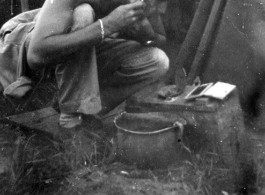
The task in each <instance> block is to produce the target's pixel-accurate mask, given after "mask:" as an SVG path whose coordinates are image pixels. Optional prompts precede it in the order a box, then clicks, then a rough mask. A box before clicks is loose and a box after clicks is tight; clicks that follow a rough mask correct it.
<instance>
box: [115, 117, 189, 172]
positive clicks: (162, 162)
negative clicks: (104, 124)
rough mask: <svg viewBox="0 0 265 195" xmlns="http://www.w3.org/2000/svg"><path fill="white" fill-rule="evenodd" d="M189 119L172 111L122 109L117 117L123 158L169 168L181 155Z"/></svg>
mask: <svg viewBox="0 0 265 195" xmlns="http://www.w3.org/2000/svg"><path fill="white" fill-rule="evenodd" d="M185 124H186V121H185V120H184V119H182V118H180V117H179V116H176V115H172V114H168V113H122V114H121V115H119V116H117V117H116V118H115V119H114V125H115V127H116V128H117V146H118V150H117V151H118V155H119V157H120V159H121V161H123V162H125V163H128V164H135V165H137V167H139V168H166V167H167V166H168V165H170V164H172V163H173V162H175V161H176V160H178V159H179V157H180V153H181V142H182V134H183V126H184V125H185Z"/></svg>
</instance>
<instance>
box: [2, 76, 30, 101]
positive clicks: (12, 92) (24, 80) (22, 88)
mask: <svg viewBox="0 0 265 195" xmlns="http://www.w3.org/2000/svg"><path fill="white" fill-rule="evenodd" d="M32 89H33V82H32V80H31V79H29V78H28V77H26V76H21V77H19V78H18V79H17V80H16V81H15V82H13V83H12V84H10V85H9V86H8V87H6V88H5V90H4V96H6V97H7V96H10V97H14V98H18V99H19V98H22V97H24V96H25V95H26V94H27V93H28V92H29V91H31V90H32Z"/></svg>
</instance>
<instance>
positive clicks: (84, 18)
mask: <svg viewBox="0 0 265 195" xmlns="http://www.w3.org/2000/svg"><path fill="white" fill-rule="evenodd" d="M94 20H95V12H94V10H93V8H92V7H91V6H90V5H89V4H87V3H83V4H81V5H79V6H78V7H76V8H75V10H74V12H73V25H72V29H71V30H72V31H75V30H77V29H80V28H84V27H85V26H88V25H90V24H92V23H93V22H94Z"/></svg>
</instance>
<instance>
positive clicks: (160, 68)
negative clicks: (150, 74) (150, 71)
mask: <svg viewBox="0 0 265 195" xmlns="http://www.w3.org/2000/svg"><path fill="white" fill-rule="evenodd" d="M152 55H153V58H154V59H155V62H156V66H157V70H156V72H155V74H154V78H161V77H163V76H164V75H165V74H166V73H167V71H168V69H169V58H168V56H167V54H166V53H165V52H164V51H163V50H161V49H159V48H154V49H153V52H152Z"/></svg>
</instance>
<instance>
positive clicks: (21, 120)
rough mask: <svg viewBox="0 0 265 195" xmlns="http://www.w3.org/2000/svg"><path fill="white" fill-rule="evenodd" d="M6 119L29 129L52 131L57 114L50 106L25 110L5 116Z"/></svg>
mask: <svg viewBox="0 0 265 195" xmlns="http://www.w3.org/2000/svg"><path fill="white" fill-rule="evenodd" d="M7 119H8V120H10V121H12V122H14V123H17V124H18V125H23V126H25V127H29V128H31V129H36V130H41V131H45V132H48V133H52V134H53V133H54V132H55V130H56V128H57V124H58V119H59V114H58V113H57V112H56V111H55V110H54V109H53V108H52V107H48V108H43V109H40V110H36V111H32V112H27V113H23V114H18V115H13V116H9V117H7Z"/></svg>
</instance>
